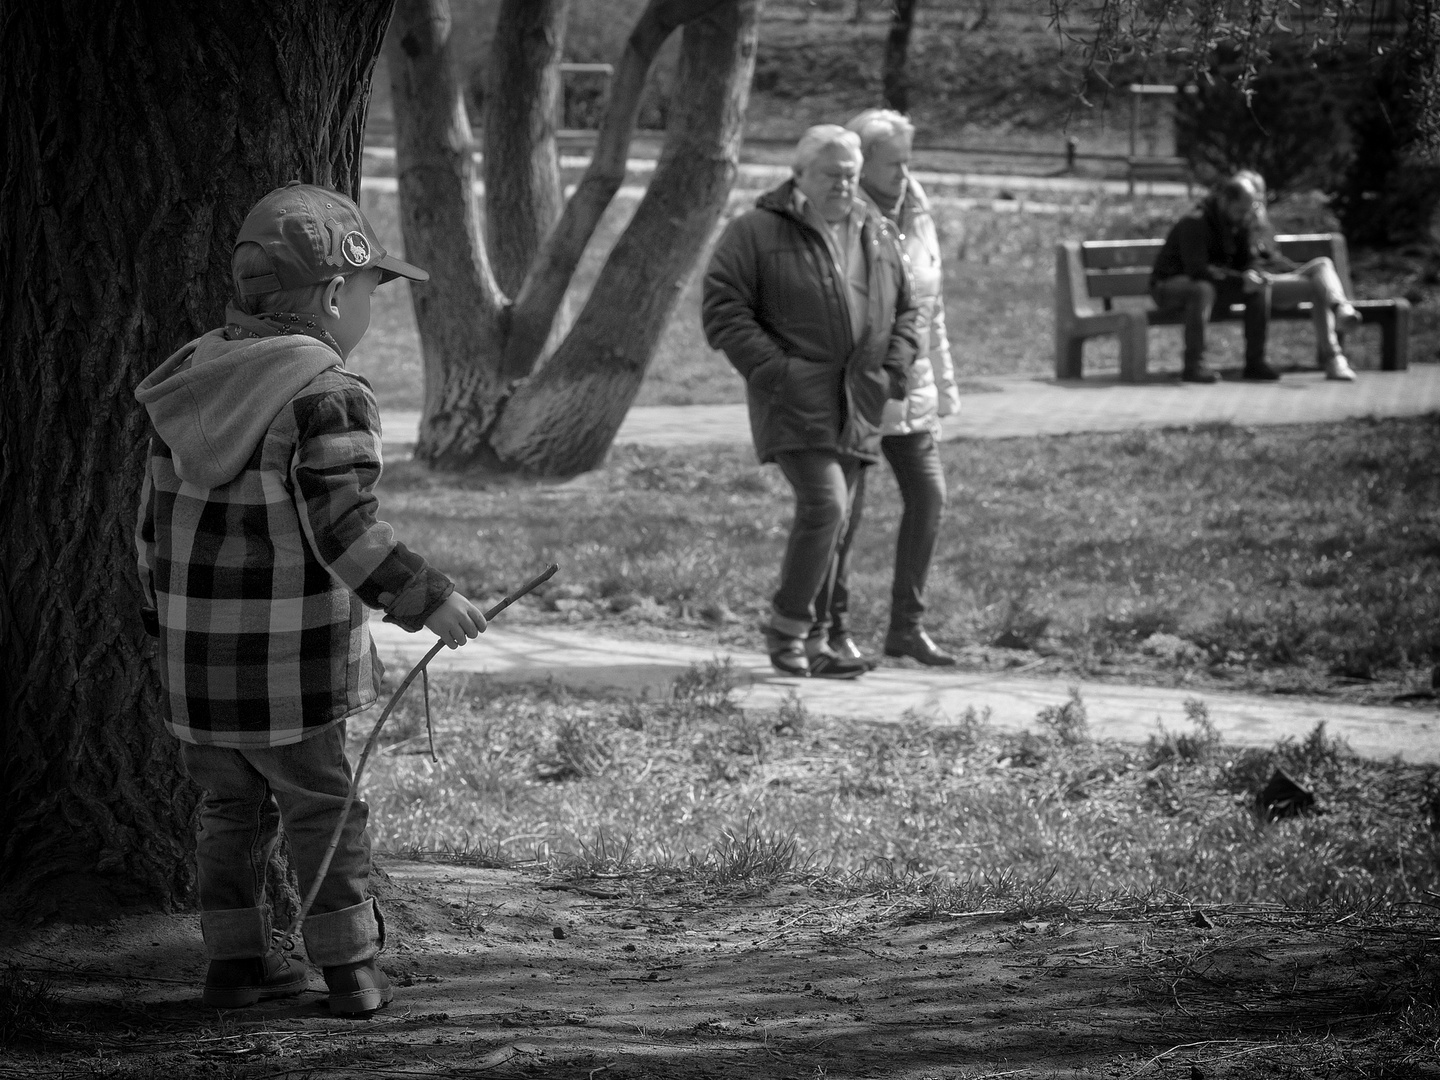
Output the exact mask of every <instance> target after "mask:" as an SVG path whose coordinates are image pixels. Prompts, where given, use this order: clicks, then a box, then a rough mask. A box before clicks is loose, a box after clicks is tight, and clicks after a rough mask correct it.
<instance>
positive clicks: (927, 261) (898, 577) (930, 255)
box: [830, 109, 960, 666]
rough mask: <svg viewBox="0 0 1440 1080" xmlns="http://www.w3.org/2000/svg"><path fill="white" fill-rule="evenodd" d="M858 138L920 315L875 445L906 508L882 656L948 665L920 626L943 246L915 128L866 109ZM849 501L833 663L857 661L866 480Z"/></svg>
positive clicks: (946, 352)
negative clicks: (852, 604)
mask: <svg viewBox="0 0 1440 1080" xmlns="http://www.w3.org/2000/svg"><path fill="white" fill-rule="evenodd" d="M845 126H846V127H847V128H849V129H850V130H851V131H853V132H855V133H856V134H857V135H859V136H860V152H861V153H862V154H863V155H864V164H863V165H862V167H861V170H860V188H861V193H862V195H863V197H864V198H866V199H868V200H870V202H871V203H873V204H874V205H875V207H876V208H877V209H878V210H879V211H880V213H882V214H884V215H885V216H886V217H887V218H889V219H890V221H892V222H893V223H894V224H895V226H896V227H897V228H898V229H899V231H900V234H901V238H902V239H903V240H904V242H905V249H906V254H907V255H908V256H909V260H910V271H911V275H912V278H913V281H912V287H913V295H914V297H915V300H916V302H917V304H918V306H919V309H920V318H919V320H918V322H917V323H916V331H917V336H918V337H919V349H918V351H917V352H916V356H915V364H914V366H913V367H912V368H911V369H910V375H909V378H908V380H907V386H906V395H905V398H904V400H902V401H890V402H888V403H887V404H886V406H885V413H884V417H883V420H882V424H883V427H882V432H881V433H882V438H881V440H880V446H881V449H882V451H883V452H884V454H885V459H886V460H887V461H888V462H889V463H890V468H891V469H892V470H894V472H895V480H896V483H897V484H898V485H899V488H900V497H901V499H902V500H903V501H904V505H905V509H904V512H903V514H902V515H901V518H900V533H899V537H898V539H897V541H896V545H895V576H894V582H893V584H892V586H891V592H890V628H889V631H888V632H887V633H886V635H885V655H886V656H909V657H912V658H914V659H916V660H918V661H920V663H922V664H930V665H937V666H938V665H949V664H953V663H955V658H954V657H952V656H948V655H946V654H945V653H944V652H942V651H941V650H940V649H938V648H937V647H936V645H935V642H934V641H932V640H931V638H930V635H929V634H927V633H926V632H925V628H924V627H923V626H922V625H921V617H922V616H923V615H924V612H925V604H924V601H923V600H922V595H923V593H924V591H925V579H926V577H927V576H928V574H929V572H930V561H931V559H932V558H933V556H934V554H935V541H936V537H937V536H938V534H939V531H940V515H941V512H942V511H943V510H944V509H945V473H944V470H943V469H942V468H941V466H940V451H939V447H938V441H939V438H940V418H941V417H942V416H951V415H954V414H955V413H958V412H959V411H960V395H959V392H958V391H957V389H956V386H955V367H954V364H953V363H952V362H951V360H950V342H949V339H947V338H946V336H945V297H944V293H943V291H942V285H943V274H942V272H941V268H940V241H939V238H938V236H937V235H936V232H935V221H934V218H932V217H931V215H930V204H929V201H928V200H927V199H926V198H925V193H924V191H922V190H921V188H920V185H919V184H918V183H916V182H915V179H914V177H912V176H911V175H910V172H909V162H910V146H911V141H912V140H913V138H914V134H915V128H914V126H913V125H912V124H911V123H910V121H909V120H907V119H906V118H905V117H904V116H902V115H901V114H900V113H897V112H893V111H891V110H889V109H867V110H865V111H864V112H862V113H860V115H858V116H856V117H855V118H854V119H853V120H851V121H850V122H849V123H848V124H846V125H845ZM859 483H860V486H859V489H858V490H857V491H856V493H855V504H854V509H853V510H851V512H850V523H849V525H848V526H847V527H846V530H845V535H844V537H843V538H842V540H841V544H840V553H839V568H838V571H837V575H836V576H837V581H836V585H835V592H834V596H833V598H832V601H831V609H830V615H831V623H830V644H831V645H832V646H833V647H834V648H835V650H836V651H837V652H838V653H840V655H842V656H845V657H848V658H850V659H857V660H858V659H863V657H862V656H861V653H860V650H859V649H858V648H857V647H856V645H855V642H854V640H853V639H852V638H851V636H850V633H849V631H848V629H847V625H846V617H847V612H848V609H849V592H848V589H847V588H846V577H847V576H848V575H847V570H848V568H849V566H848V564H849V554H850V542H851V539H852V538H853V537H854V534H855V529H856V528H857V526H858V525H859V523H860V516H861V509H862V506H863V503H864V495H865V487H864V484H865V476H864V472H863V471H862V473H861V476H860V481H859Z"/></svg>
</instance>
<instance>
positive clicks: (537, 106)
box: [387, 0, 759, 476]
mask: <svg viewBox="0 0 1440 1080" xmlns="http://www.w3.org/2000/svg"><path fill="white" fill-rule="evenodd" d="M445 2H446V0H400V2H399V5H398V8H397V16H396V34H395V35H393V36H392V42H395V43H394V44H392V45H391V47H390V48H391V50H392V51H391V52H389V53H388V54H387V56H388V58H389V59H390V60H391V72H392V79H393V80H394V84H395V120H396V132H397V142H396V171H397V174H398V177H399V192H400V202H401V205H402V213H401V221H402V224H403V225H404V227H405V230H406V232H405V244H406V250H407V252H409V253H410V255H411V256H413V257H414V258H415V259H416V261H417V262H419V263H420V264H421V265H422V266H427V268H428V269H430V270H431V271H432V273H433V272H434V271H435V270H436V267H435V266H431V265H429V264H427V263H426V261H425V260H426V258H427V257H428V255H427V253H429V252H431V251H442V250H443V251H446V252H449V253H450V254H449V257H450V258H451V259H453V261H454V263H455V264H457V265H459V264H462V263H465V262H466V261H469V262H475V263H478V264H481V265H483V264H484V263H485V259H484V256H483V248H484V246H485V245H484V244H483V243H473V231H472V226H471V224H470V223H471V222H472V221H473V211H472V210H470V209H468V208H467V209H465V210H463V211H462V210H461V209H459V208H458V206H457V201H458V200H465V199H468V198H469V192H470V190H471V183H470V178H469V175H468V173H467V170H468V169H469V168H470V166H469V165H468V160H462V159H461V156H457V155H454V154H452V153H451V152H450V151H449V150H448V149H447V147H446V146H445V145H444V139H443V137H444V134H445V132H446V131H447V130H454V128H455V125H454V124H450V125H448V126H447V125H443V124H440V123H438V122H437V121H436V118H435V111H436V110H440V111H441V112H443V114H444V115H446V116H449V115H452V110H453V109H454V108H455V107H456V106H455V105H454V104H453V103H454V102H457V101H458V100H459V95H460V92H461V87H460V84H459V80H458V79H457V78H456V72H455V68H454V64H453V62H452V61H451V60H450V59H449V58H448V43H447V41H446V40H444V35H443V34H428V36H427V34H426V33H425V32H422V31H423V29H424V28H434V27H443V26H444V25H445V24H446V20H445V19H440V18H437V17H435V10H436V9H437V8H444V7H445ZM512 2H513V0H512ZM758 6H759V4H758V0H651V3H650V4H649V5H648V6H647V7H646V9H645V12H644V13H643V14H642V16H641V18H640V20H639V23H638V24H637V26H636V28H635V31H634V32H633V33H632V34H631V37H630V40H629V42H628V43H627V46H626V51H625V55H624V56H623V57H622V58H621V61H620V64H619V65H618V68H617V71H616V76H615V80H614V83H613V85H612V90H611V97H610V103H609V108H608V110H607V113H606V117H605V120H604V121H603V123H602V125H601V129H600V133H599V137H598V140H597V145H596V150H595V155H594V158H593V159H592V162H591V165H590V167H589V169H588V170H587V172H586V175H585V176H584V178H583V179H582V180H581V182H580V185H579V187H578V188H577V191H576V195H575V197H574V198H573V199H572V200H571V202H570V203H569V205H567V206H566V208H565V212H564V215H563V216H562V218H561V220H560V221H559V223H558V224H557V225H556V226H555V228H554V229H553V230H551V231H550V233H549V235H548V237H547V238H546V239H545V240H544V243H543V245H542V246H541V249H540V251H539V252H538V254H537V255H536V257H534V258H533V259H532V260H531V262H530V263H529V264H528V269H527V273H526V275H525V278H524V281H523V283H522V284H521V285H520V287H519V290H518V296H517V298H516V302H515V303H514V305H513V306H512V305H510V304H509V303H508V302H507V301H506V299H505V297H504V295H503V294H502V293H501V292H500V291H499V286H498V285H496V284H495V282H494V279H493V278H492V277H489V276H488V272H481V273H478V274H472V275H468V276H467V277H465V279H464V280H457V281H455V282H452V283H451V284H450V285H449V286H447V288H448V289H449V292H448V293H447V299H446V301H445V302H444V303H443V304H442V303H434V302H429V301H422V296H423V293H424V291H425V290H417V291H416V294H415V295H416V298H417V299H416V309H415V314H416V322H417V323H418V324H419V326H420V332H421V336H422V341H423V343H424V346H425V349H426V357H425V365H426V367H425V370H426V380H427V386H426V398H425V402H426V404H425V412H424V414H423V417H422V422H421V426H420V439H419V443H418V444H417V446H416V450H415V453H416V457H418V458H419V459H421V460H422V461H425V462H427V463H429V464H431V465H434V466H437V467H441V468H447V469H470V470H474V469H481V470H492V471H498V472H524V473H527V474H532V475H542V476H565V475H572V474H574V473H576V472H581V471H584V470H585V469H589V468H593V467H594V466H595V465H596V464H598V463H599V462H600V460H601V459H602V458H603V457H604V454H605V451H606V449H607V448H608V447H609V444H610V442H611V440H612V439H613V438H614V434H615V431H616V430H617V429H618V427H619V423H620V420H621V419H623V417H624V414H625V411H626V410H627V409H628V408H629V405H630V403H631V402H632V401H633V400H634V398H635V394H636V392H637V391H638V389H639V384H640V379H641V377H642V376H643V374H644V371H645V367H646V365H647V364H648V363H649V361H650V357H651V356H652V355H653V353H654V349H655V345H656V343H657V342H658V340H659V336H660V334H661V332H662V331H663V329H664V326H665V323H666V321H667V320H668V319H669V317H670V314H671V312H672V311H673V310H674V305H675V302H676V300H677V299H678V297H679V293H680V291H681V289H682V287H683V285H684V281H685V278H686V276H687V275H688V273H689V272H690V270H691V269H692V267H693V264H694V261H695V259H696V257H697V255H698V253H699V251H700V249H701V247H702V245H703V243H704V241H705V239H706V238H707V237H708V235H709V233H710V231H711V230H712V229H713V228H714V226H715V223H716V221H717V220H718V218H719V215H720V212H721V210H722V209H723V208H724V205H725V198H726V195H727V194H728V192H729V188H730V184H731V182H732V181H733V178H734V174H735V169H736V166H737V162H738V160H739V136H740V128H741V122H742V119H743V115H744V108H745V100H746V96H747V94H748V92H749V85H750V75H751V72H752V70H753V67H754V52H755V39H756V31H757V25H758ZM682 25H683V26H684V27H685V39H684V45H683V51H684V60H683V62H682V75H681V82H680V84H679V86H678V87H677V90H676V94H675V98H676V100H677V101H678V102H680V103H681V104H680V105H679V106H677V108H676V109H675V110H674V114H673V119H672V121H671V124H670V128H669V131H668V133H667V136H666V148H665V151H664V153H663V156H662V161H661V164H660V167H659V168H658V169H657V170H656V174H655V177H654V179H653V180H652V181H651V184H650V189H649V192H648V193H647V195H646V196H645V199H644V200H643V201H642V203H641V205H640V207H639V208H638V209H637V211H636V214H635V217H634V219H633V220H632V221H631V223H630V226H629V228H628V229H627V230H626V232H625V234H624V236H622V238H621V239H620V241H619V242H618V243H617V244H616V246H615V248H614V250H613V251H612V252H611V255H610V258H609V260H608V262H607V263H606V265H605V268H604V270H603V271H602V272H601V275H600V277H599V279H598V280H597V282H596V284H595V287H594V289H593V290H592V292H591V295H590V299H589V301H588V303H587V304H586V307H585V310H584V311H583V312H582V313H581V315H580V318H579V320H578V321H577V322H576V324H575V326H574V327H573V328H572V330H571V332H570V333H569V335H567V337H566V338H565V339H564V341H563V342H562V343H561V344H560V345H559V346H558V347H557V349H556V351H555V353H554V355H553V356H552V357H551V358H550V359H549V360H548V361H546V362H545V363H544V364H542V365H541V366H540V367H539V368H538V370H537V368H536V364H537V361H539V360H540V358H541V351H542V349H543V347H544V344H545V341H546V338H547V335H549V334H550V332H551V329H552V327H553V325H554V320H555V317H556V315H557V313H558V311H559V310H560V306H561V304H562V302H563V299H564V296H565V290H566V286H567V285H568V284H569V282H570V278H571V276H572V275H573V273H574V269H575V266H576V265H577V264H578V262H579V260H580V256H581V254H582V253H583V251H584V249H585V245H586V244H587V243H588V241H589V240H590V237H591V236H592V235H593V233H594V230H595V227H596V225H597V224H598V223H599V220H600V217H601V215H602V214H603V213H604V211H605V208H606V207H607V206H608V205H609V203H610V200H611V199H612V198H613V196H614V194H615V191H616V190H617V189H618V188H619V186H620V183H621V181H622V180H623V178H624V175H625V155H626V151H627V148H628V146H629V142H630V138H631V135H632V134H633V131H634V125H635V118H636V116H637V114H638V111H639V100H640V94H641V92H642V90H643V88H644V84H645V75H646V72H647V71H648V70H649V67H650V64H651V63H652V61H653V60H654V57H655V55H656V53H657V52H658V51H659V48H660V46H661V45H662V44H663V43H664V41H665V39H666V37H668V35H669V34H670V33H671V32H672V31H673V30H674V29H675V28H677V27H679V26H682ZM411 27H415V28H418V29H416V30H415V31H413V32H412V31H411V30H410V29H409V28H411ZM402 28H404V30H405V32H404V34H403V35H402V33H401V31H402ZM401 41H409V42H410V43H411V44H410V45H403V44H401ZM530 108H531V109H532V110H548V108H549V106H548V104H547V103H546V102H545V101H543V100H542V99H541V97H539V96H532V98H531V100H530ZM424 178H429V179H427V181H426V182H427V183H430V182H431V181H433V183H431V186H429V187H427V186H425V185H424V184H422V183H421V180H422V179H424ZM442 189H443V191H444V192H445V193H447V194H446V201H445V202H444V204H443V205H440V204H437V202H436V198H435V194H434V193H435V191H436V190H442ZM516 198H518V196H515V195H513V194H512V195H509V196H506V195H505V194H504V189H500V190H496V189H492V188H491V187H490V186H489V185H488V183H487V188H486V210H487V213H486V215H485V216H486V220H487V228H493V227H494V223H497V222H499V221H500V220H502V219H506V218H508V217H509V216H510V215H511V214H513V213H516V212H520V213H524V212H525V210H524V207H523V206H519V205H516V204H515V203H514V202H513V201H512V200H514V199H516ZM412 206H424V207H426V208H427V211H428V212H426V213H425V214H424V215H420V214H417V213H416V212H414V211H413V210H412V209H411V207H412ZM437 207H438V208H437ZM467 214H468V215H470V216H469V217H466V216H465V215H467ZM457 245H471V246H472V247H473V248H474V249H475V250H474V251H471V252H466V251H461V250H459V249H458V248H457ZM492 250H493V249H492ZM444 265H449V263H446V264H444ZM443 269H444V267H443V266H442V267H441V270H442V273H443ZM439 276H441V275H440V274H436V277H439ZM432 287H433V286H432ZM472 325H479V326H480V330H479V331H478V332H477V331H472V330H470V329H468V327H470V326H472ZM497 342H498V344H499V346H500V347H499V348H498V349H497V348H496V345H497ZM432 343H435V344H432ZM437 376H438V378H437Z"/></svg>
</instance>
